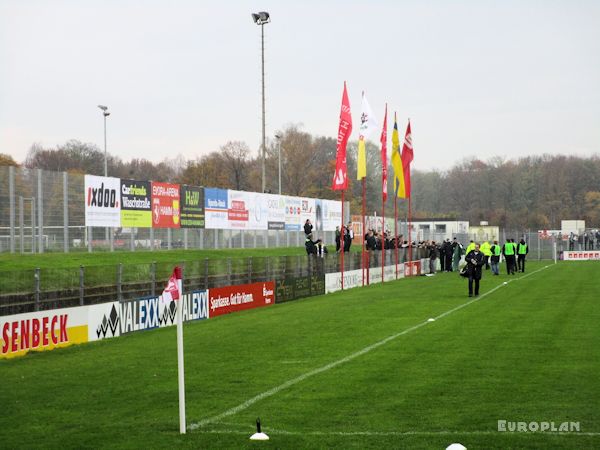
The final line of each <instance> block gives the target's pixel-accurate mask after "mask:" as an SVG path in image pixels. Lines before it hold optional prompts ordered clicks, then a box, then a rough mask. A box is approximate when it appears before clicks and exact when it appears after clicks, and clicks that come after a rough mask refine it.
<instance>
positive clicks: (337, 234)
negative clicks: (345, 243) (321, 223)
mask: <svg viewBox="0 0 600 450" xmlns="http://www.w3.org/2000/svg"><path fill="white" fill-rule="evenodd" d="M341 246H342V232H341V231H340V227H335V252H336V253H338V252H339V251H340V248H341Z"/></svg>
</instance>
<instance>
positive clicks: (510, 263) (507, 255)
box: [502, 239, 515, 275]
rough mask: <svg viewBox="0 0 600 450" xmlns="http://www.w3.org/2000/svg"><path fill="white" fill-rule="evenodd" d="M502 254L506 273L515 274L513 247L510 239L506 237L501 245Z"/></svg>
mask: <svg viewBox="0 0 600 450" xmlns="http://www.w3.org/2000/svg"><path fill="white" fill-rule="evenodd" d="M502 254H503V255H504V260H505V261H506V274H507V275H514V274H515V247H514V245H513V243H512V242H511V240H510V239H507V240H506V242H505V243H504V246H503V247H502Z"/></svg>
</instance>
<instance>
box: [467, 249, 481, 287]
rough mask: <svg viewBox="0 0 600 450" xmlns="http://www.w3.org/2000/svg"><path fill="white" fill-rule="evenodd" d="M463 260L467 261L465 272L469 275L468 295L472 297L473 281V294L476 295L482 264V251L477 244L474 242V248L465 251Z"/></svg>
mask: <svg viewBox="0 0 600 450" xmlns="http://www.w3.org/2000/svg"><path fill="white" fill-rule="evenodd" d="M465 261H467V273H468V275H469V297H473V283H474V284H475V296H478V295H479V281H480V280H481V272H482V270H481V268H482V267H483V264H484V259H483V253H481V251H479V244H475V249H473V250H471V251H470V252H469V253H467V256H465Z"/></svg>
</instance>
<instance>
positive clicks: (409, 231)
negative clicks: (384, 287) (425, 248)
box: [408, 194, 412, 275]
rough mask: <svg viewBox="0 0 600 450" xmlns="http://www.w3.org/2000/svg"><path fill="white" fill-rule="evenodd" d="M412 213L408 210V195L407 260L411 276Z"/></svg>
mask: <svg viewBox="0 0 600 450" xmlns="http://www.w3.org/2000/svg"><path fill="white" fill-rule="evenodd" d="M411 230H412V212H411V210H410V194H409V195H408V260H409V261H410V275H412V238H411Z"/></svg>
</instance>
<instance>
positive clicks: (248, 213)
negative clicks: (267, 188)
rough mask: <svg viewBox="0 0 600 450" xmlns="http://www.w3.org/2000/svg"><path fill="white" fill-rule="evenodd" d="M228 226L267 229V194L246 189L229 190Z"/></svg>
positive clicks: (236, 228) (231, 227) (235, 228)
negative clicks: (246, 190)
mask: <svg viewBox="0 0 600 450" xmlns="http://www.w3.org/2000/svg"><path fill="white" fill-rule="evenodd" d="M227 196H228V205H229V209H228V210H227V219H228V222H229V224H228V228H230V229H234V230H239V229H246V230H266V229H267V222H268V205H267V197H266V195H265V194H260V193H257V192H245V191H233V190H228V191H227Z"/></svg>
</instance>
